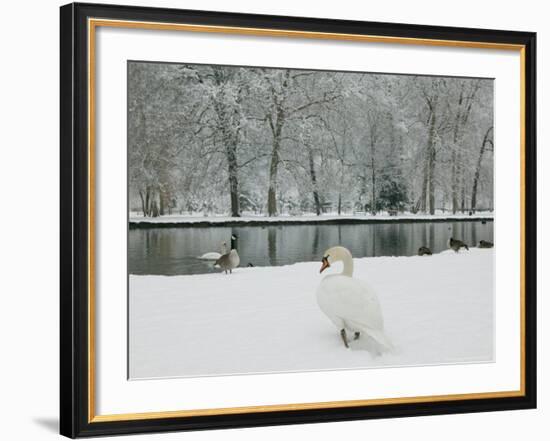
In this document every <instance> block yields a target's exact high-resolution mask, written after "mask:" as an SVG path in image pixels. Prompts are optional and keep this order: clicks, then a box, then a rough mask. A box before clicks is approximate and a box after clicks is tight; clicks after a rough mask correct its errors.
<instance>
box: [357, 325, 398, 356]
mask: <svg viewBox="0 0 550 441" xmlns="http://www.w3.org/2000/svg"><path fill="white" fill-rule="evenodd" d="M360 329H361V331H360V337H359V340H357V341H356V342H354V343H355V344H354V346H356V348H357V349H366V350H367V351H369V352H370V353H371V354H372V355H382V354H385V353H388V352H392V351H393V349H394V346H393V344H392V342H391V340H390V339H389V338H388V336H387V335H386V334H385V333H384V331H382V330H379V329H371V328H366V327H361V328H360Z"/></svg>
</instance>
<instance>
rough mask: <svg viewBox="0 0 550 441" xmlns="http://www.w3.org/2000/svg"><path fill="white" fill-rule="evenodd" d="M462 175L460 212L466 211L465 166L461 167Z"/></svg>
mask: <svg viewBox="0 0 550 441" xmlns="http://www.w3.org/2000/svg"><path fill="white" fill-rule="evenodd" d="M461 172H462V175H461V179H460V212H461V213H464V212H465V211H466V178H465V177H464V167H462V169H461Z"/></svg>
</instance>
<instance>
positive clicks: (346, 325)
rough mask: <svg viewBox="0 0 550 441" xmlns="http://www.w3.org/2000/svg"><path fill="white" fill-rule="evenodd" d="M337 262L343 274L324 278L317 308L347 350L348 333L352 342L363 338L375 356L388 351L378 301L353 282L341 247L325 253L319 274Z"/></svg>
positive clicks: (361, 283) (349, 262)
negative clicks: (326, 318)
mask: <svg viewBox="0 0 550 441" xmlns="http://www.w3.org/2000/svg"><path fill="white" fill-rule="evenodd" d="M339 261H341V262H343V264H344V269H343V271H342V273H340V274H330V275H328V276H325V277H324V278H323V280H322V281H321V283H320V284H319V288H317V303H318V304H319V308H320V309H321V311H323V312H324V313H325V315H326V316H327V317H328V318H329V319H330V321H332V323H333V324H334V326H336V328H337V329H338V330H340V337H341V339H342V342H343V343H344V346H345V347H346V348H348V347H349V342H348V338H347V332H348V331H349V332H351V333H352V334H353V338H354V340H358V339H359V338H360V337H363V338H364V339H365V340H366V341H368V343H370V347H368V350H369V351H370V352H373V353H374V354H380V353H382V352H385V351H387V350H390V349H391V348H392V344H391V342H390V341H389V339H388V338H387V337H386V335H385V334H384V320H383V318H382V310H381V308H380V304H379V303H378V297H377V296H376V293H375V292H374V290H373V289H372V288H371V287H370V286H369V285H367V284H366V283H365V282H364V281H362V280H358V279H354V278H353V259H352V257H351V253H350V252H349V250H348V249H347V248H344V247H341V246H336V247H332V248H329V249H328V250H326V251H325V253H324V255H323V259H322V266H321V270H320V272H321V273H322V272H323V271H324V270H325V269H327V268H329V267H330V266H331V265H332V264H333V263H335V262H339Z"/></svg>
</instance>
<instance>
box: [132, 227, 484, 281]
mask: <svg viewBox="0 0 550 441" xmlns="http://www.w3.org/2000/svg"><path fill="white" fill-rule="evenodd" d="M232 234H235V235H236V236H237V237H238V240H237V244H236V248H237V250H238V252H239V255H240V257H241V266H247V265H248V263H251V264H252V265H254V266H258V267H260V266H281V265H289V264H293V263H296V262H311V261H320V260H321V257H322V253H323V252H324V251H325V250H326V249H327V248H329V247H331V246H333V245H343V246H345V247H346V248H348V249H349V250H350V251H351V252H352V254H353V257H356V258H359V257H378V256H413V255H416V254H417V251H418V248H419V247H420V246H423V245H425V246H428V247H429V248H430V249H431V250H432V251H433V252H434V253H438V252H441V251H443V250H445V249H447V241H448V239H449V237H451V236H452V237H454V238H457V239H461V240H463V241H464V242H466V243H467V244H468V245H469V246H476V244H477V243H479V241H480V240H488V241H493V221H490V220H487V221H484V222H481V221H453V222H399V223H376V224H355V225H274V226H242V227H205V228H200V227H181V228H145V229H132V230H130V231H129V233H128V270H129V273H130V274H139V275H146V274H151V275H170V276H172V275H186V274H206V273H211V272H219V270H218V269H215V268H213V267H212V264H211V263H208V262H206V261H201V260H198V259H197V256H200V255H202V254H204V253H207V252H210V251H218V252H219V251H220V247H221V243H222V242H227V244H228V245H229V244H230V237H231V235H232Z"/></svg>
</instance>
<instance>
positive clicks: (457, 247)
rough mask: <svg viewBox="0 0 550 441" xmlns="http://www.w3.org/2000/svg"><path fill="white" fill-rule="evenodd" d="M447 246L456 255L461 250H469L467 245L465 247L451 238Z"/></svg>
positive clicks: (459, 241) (462, 243)
mask: <svg viewBox="0 0 550 441" xmlns="http://www.w3.org/2000/svg"><path fill="white" fill-rule="evenodd" d="M447 245H448V246H449V248H451V249H453V250H454V251H455V253H458V251H459V250H460V249H461V248H466V249H467V250H469V248H468V245H466V244H465V243H464V242H462V241H461V240H458V239H453V238H452V237H451V238H449V242H448V244H447Z"/></svg>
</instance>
